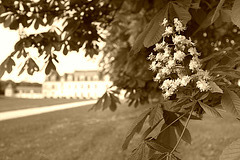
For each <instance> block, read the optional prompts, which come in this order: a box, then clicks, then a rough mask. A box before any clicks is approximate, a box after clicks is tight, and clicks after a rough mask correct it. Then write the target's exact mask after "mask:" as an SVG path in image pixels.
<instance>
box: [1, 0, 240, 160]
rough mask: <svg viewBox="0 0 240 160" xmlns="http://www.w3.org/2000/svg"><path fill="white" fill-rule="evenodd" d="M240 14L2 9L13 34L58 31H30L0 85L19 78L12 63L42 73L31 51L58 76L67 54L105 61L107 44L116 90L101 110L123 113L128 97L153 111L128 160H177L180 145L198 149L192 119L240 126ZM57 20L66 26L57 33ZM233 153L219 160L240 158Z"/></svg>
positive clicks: (140, 1)
mask: <svg viewBox="0 0 240 160" xmlns="http://www.w3.org/2000/svg"><path fill="white" fill-rule="evenodd" d="M239 15H240V1H239V0H228V1H225V0H35V1H34V0H16V1H14V0H2V1H1V4H0V22H1V23H3V24H4V26H5V27H8V28H10V29H13V30H18V29H21V30H23V31H24V28H28V27H30V26H34V28H35V29H38V28H39V27H40V26H52V27H51V29H50V30H49V31H47V32H43V33H38V34H31V35H26V34H24V32H23V33H22V34H21V38H20V40H19V41H18V42H17V43H16V45H15V51H13V52H12V53H11V55H10V56H9V57H8V58H7V59H6V60H5V61H4V62H3V63H2V64H1V70H0V76H2V75H3V74H4V72H5V71H7V72H8V73H10V72H11V71H12V69H13V67H14V65H15V62H14V59H13V57H14V56H16V57H17V58H20V57H24V58H25V60H26V63H25V65H24V66H23V69H22V70H21V71H20V74H21V73H22V72H23V71H24V70H27V72H28V73H29V74H30V75H32V74H33V73H34V72H35V71H39V67H38V64H37V62H35V61H34V60H33V59H32V58H31V54H30V53H28V52H27V51H26V48H30V47H33V48H37V49H38V52H39V56H44V57H45V60H46V63H47V65H46V69H45V72H46V74H49V73H50V71H51V70H56V67H55V65H54V63H55V62H58V60H57V56H58V55H57V54H59V52H57V51H60V52H62V53H63V54H64V55H67V54H68V53H69V52H70V51H79V49H80V48H82V47H84V48H85V50H86V56H90V57H93V56H94V55H97V54H98V53H99V52H100V50H99V44H98V43H97V42H100V41H104V42H105V44H106V45H105V47H104V48H103V49H102V50H101V51H102V52H103V54H104V56H103V60H102V65H103V71H104V73H106V74H109V75H110V77H111V80H112V81H113V85H114V86H116V88H117V89H116V90H111V91H108V92H106V93H105V94H104V95H103V97H101V98H100V99H99V101H98V102H97V103H96V104H95V105H94V106H93V108H94V109H106V108H110V109H111V110H113V111H114V110H116V108H117V103H119V100H118V98H117V96H116V95H117V94H118V93H119V91H120V90H121V89H124V90H125V91H126V94H125V97H126V99H127V100H128V102H129V105H132V104H134V106H135V107H137V106H138V105H139V104H149V106H150V107H149V108H148V109H147V110H146V111H145V112H144V113H143V114H142V115H140V116H139V117H138V119H137V120H136V123H135V125H134V126H133V128H132V130H131V131H130V132H129V134H128V135H127V137H126V140H125V142H124V145H123V148H124V149H126V148H127V146H128V144H129V142H130V140H131V139H132V137H133V136H134V134H135V133H137V132H140V131H141V129H142V126H143V124H144V122H145V121H146V119H147V118H148V119H149V128H148V129H147V130H146V131H145V132H144V133H143V136H142V143H140V145H139V146H138V147H137V148H136V149H135V150H134V151H133V152H132V155H131V156H130V159H134V160H135V159H137V160H143V159H179V157H178V156H177V152H176V149H177V147H178V145H179V142H180V141H181V140H183V141H186V142H187V143H190V142H191V135H190V133H189V131H188V129H187V125H188V122H189V120H191V119H201V117H202V115H203V114H204V113H206V114H209V115H211V116H214V117H221V115H220V113H219V111H218V109H219V108H220V109H223V110H226V111H227V112H230V113H231V114H232V115H233V116H234V117H236V118H240V98H239V96H238V95H239V91H238V90H239V89H238V85H237V81H238V79H239V78H240V73H239V69H238V68H239V62H240V58H239V53H240V52H239V37H240V36H239V34H240V31H239V27H240V20H239ZM55 21H58V23H56V24H57V25H59V26H60V27H54V25H53V24H54V22H55ZM54 61H55V62H54ZM53 62H54V63H53ZM63 65H64V64H63ZM160 122H163V123H160ZM158 127H161V130H159V131H158V134H157V135H155V136H154V135H153V134H152V131H153V130H155V131H156V130H157V129H156V128H158ZM236 144H238V146H239V141H236V142H235V143H234V145H235V146H236ZM230 148H234V146H233V145H232V146H230ZM238 149H239V148H238ZM232 151H233V150H231V149H228V150H226V151H224V152H223V155H222V156H221V158H220V159H221V160H223V159H224V160H226V159H229V160H230V159H234V158H235V159H239V156H240V153H239V152H237V153H232V154H230V153H231V152H232ZM147 155H148V156H147ZM229 155H231V156H230V157H228V156H229Z"/></svg>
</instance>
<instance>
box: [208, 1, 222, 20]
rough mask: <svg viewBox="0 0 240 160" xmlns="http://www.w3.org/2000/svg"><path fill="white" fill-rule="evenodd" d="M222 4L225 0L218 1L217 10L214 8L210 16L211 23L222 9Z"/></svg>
mask: <svg viewBox="0 0 240 160" xmlns="http://www.w3.org/2000/svg"><path fill="white" fill-rule="evenodd" d="M224 2H225V0H220V2H219V3H218V5H217V8H216V10H215V12H214V13H213V16H212V19H211V23H213V22H214V20H215V18H216V17H217V15H218V14H219V11H220V9H221V8H222V5H223V3H224Z"/></svg>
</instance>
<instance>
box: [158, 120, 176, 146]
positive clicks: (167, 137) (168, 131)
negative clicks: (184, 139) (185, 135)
mask: <svg viewBox="0 0 240 160" xmlns="http://www.w3.org/2000/svg"><path fill="white" fill-rule="evenodd" d="M167 126H168V125H167V124H166V123H164V124H163V125H162V128H161V133H160V134H159V135H158V136H157V139H156V141H157V143H159V144H161V145H163V146H164V147H165V148H171V149H172V148H174V146H175V145H176V143H177V134H176V132H175V130H176V128H175V126H173V125H171V126H169V127H167ZM163 130H164V131H163Z"/></svg>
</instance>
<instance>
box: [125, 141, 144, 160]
mask: <svg viewBox="0 0 240 160" xmlns="http://www.w3.org/2000/svg"><path fill="white" fill-rule="evenodd" d="M128 160H147V152H146V146H145V144H144V143H141V144H140V145H139V146H138V147H137V148H136V149H134V150H133V151H132V154H131V156H130V157H129V159H128Z"/></svg>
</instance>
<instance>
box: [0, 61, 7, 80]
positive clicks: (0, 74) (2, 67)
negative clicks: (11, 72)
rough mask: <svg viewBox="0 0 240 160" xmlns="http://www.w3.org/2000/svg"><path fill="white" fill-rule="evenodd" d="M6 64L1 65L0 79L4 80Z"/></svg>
mask: <svg viewBox="0 0 240 160" xmlns="http://www.w3.org/2000/svg"><path fill="white" fill-rule="evenodd" d="M5 70H6V69H5V63H4V62H3V63H2V64H1V65H0V78H2V76H3V75H4V73H5Z"/></svg>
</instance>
